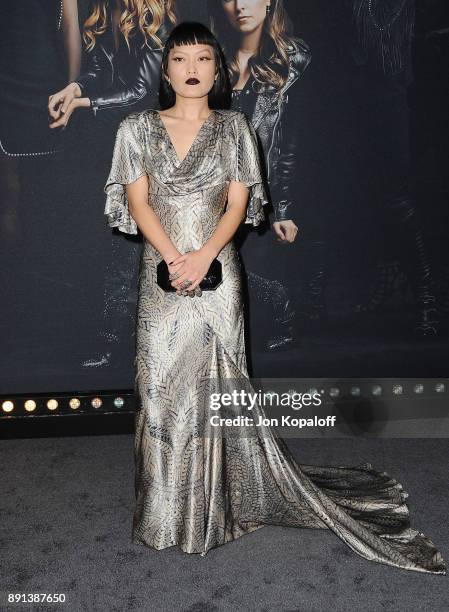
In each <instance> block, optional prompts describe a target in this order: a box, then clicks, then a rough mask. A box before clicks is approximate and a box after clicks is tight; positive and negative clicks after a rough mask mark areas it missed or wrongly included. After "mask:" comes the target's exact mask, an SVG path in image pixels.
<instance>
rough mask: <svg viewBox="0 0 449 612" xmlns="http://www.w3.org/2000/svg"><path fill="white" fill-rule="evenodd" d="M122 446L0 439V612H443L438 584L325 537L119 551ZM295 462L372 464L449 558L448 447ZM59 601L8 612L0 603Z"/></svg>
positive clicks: (336, 443)
mask: <svg viewBox="0 0 449 612" xmlns="http://www.w3.org/2000/svg"><path fill="white" fill-rule="evenodd" d="M132 444H133V440H132V436H129V435H123V436H100V437H72V438H46V439H44V438H41V439H20V440H6V441H1V442H0V449H1V471H0V487H1V489H0V490H1V501H0V513H1V522H0V551H1V565H2V568H1V576H0V594H1V598H0V609H1V610H70V611H72V610H75V611H78V610H107V611H120V612H122V611H125V610H151V611H152V610H157V611H159V610H164V611H165V610H177V611H178V610H179V611H183V612H200V611H201V612H203V611H212V612H215V611H220V610H233V611H236V610H245V611H247V610H258V611H265V610H266V611H270V612H271V611H276V612H292V611H301V612H304V611H306V612H309V611H320V612H321V611H322V610H325V611H327V610H332V611H340V610H341V611H345V612H347V611H348V610H364V611H366V610H369V611H371V610H394V611H396V610H404V611H414V610H419V611H420V612H421V611H423V610H425V611H427V610H432V611H434V612H437V611H443V610H444V611H446V610H448V609H449V576H444V575H431V574H422V573H418V572H412V571H406V570H401V569H396V568H393V567H389V566H387V565H381V564H377V563H374V562H371V561H367V560H365V559H363V558H361V557H359V556H358V555H356V553H354V552H353V551H352V550H351V549H350V548H348V547H347V546H346V545H345V544H344V543H343V542H342V541H341V540H340V539H339V538H338V537H337V536H336V535H335V534H334V533H333V532H331V531H328V530H315V529H296V528H287V527H271V526H267V527H264V528H263V529H260V530H258V531H256V532H254V533H251V534H247V535H245V536H243V537H242V538H240V539H238V540H236V541H235V542H231V543H228V544H226V545H224V546H221V547H219V548H216V549H213V550H212V551H210V552H209V553H208V554H207V555H206V556H205V557H200V556H199V555H188V554H185V553H183V552H181V551H179V550H178V549H176V548H170V549H166V550H165V551H160V552H158V551H154V550H152V549H149V548H147V547H145V546H139V545H135V544H132V543H131V542H130V534H131V518H132V511H133V503H134V499H133V495H134V491H133V475H134V474H133V470H134V466H133V449H132ZM288 444H289V446H290V447H291V449H292V450H293V452H294V453H295V456H296V457H297V458H298V460H299V462H300V463H301V462H302V463H305V464H313V463H314V464H316V465H320V464H321V465H356V464H357V463H362V462H371V463H372V464H373V466H374V467H375V468H376V469H379V470H380V471H383V470H385V471H387V472H388V473H389V474H390V475H392V476H393V477H394V478H396V479H397V480H399V482H401V483H402V484H403V485H404V488H405V490H406V491H408V492H409V494H410V497H409V499H408V503H409V506H410V510H411V518H412V526H413V527H415V528H417V529H419V530H420V531H423V532H424V533H425V534H426V535H427V536H429V537H431V538H432V539H433V540H434V542H435V543H436V545H437V546H438V548H439V549H440V551H441V552H442V554H443V557H444V559H445V560H446V562H448V561H449V529H448V519H447V515H448V508H449V487H448V474H449V469H448V468H449V440H442V439H427V440H425V439H413V440H411V439H379V440H374V439H370V440H368V439H365V440H363V439H357V438H351V439H339V440H319V439H308V440H292V439H290V440H288ZM11 591H12V592H15V593H18V592H20V593H33V592H34V593H36V592H38V593H65V594H66V603H65V604H52V605H49V604H47V605H39V604H28V605H25V604H18V605H10V606H9V605H7V603H6V599H5V597H6V595H5V594H6V593H8V592H11Z"/></svg>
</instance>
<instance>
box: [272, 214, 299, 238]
mask: <svg viewBox="0 0 449 612" xmlns="http://www.w3.org/2000/svg"><path fill="white" fill-rule="evenodd" d="M273 230H274V232H275V234H276V236H277V241H278V242H294V241H295V238H296V234H297V233H298V226H297V225H295V223H294V221H292V220H291V219H287V220H286V221H275V222H274V223H273Z"/></svg>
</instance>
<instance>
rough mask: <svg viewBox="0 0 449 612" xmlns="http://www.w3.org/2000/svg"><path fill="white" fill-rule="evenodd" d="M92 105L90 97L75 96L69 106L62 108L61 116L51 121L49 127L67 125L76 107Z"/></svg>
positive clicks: (63, 126)
mask: <svg viewBox="0 0 449 612" xmlns="http://www.w3.org/2000/svg"><path fill="white" fill-rule="evenodd" d="M89 106H90V99H89V98H74V99H73V100H71V102H69V104H68V106H67V108H65V109H61V110H60V114H61V116H60V118H59V119H57V120H56V121H53V123H50V125H49V127H50V128H51V129H54V128H58V127H62V128H63V129H64V128H65V127H66V126H67V124H68V122H69V119H70V117H71V115H72V113H73V111H74V110H75V109H76V108H80V107H84V108H88V107H89Z"/></svg>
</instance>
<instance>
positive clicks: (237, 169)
mask: <svg viewBox="0 0 449 612" xmlns="http://www.w3.org/2000/svg"><path fill="white" fill-rule="evenodd" d="M235 138H236V147H235V155H234V156H233V159H232V171H231V180H233V181H238V182H241V183H244V184H245V185H246V187H248V189H249V198H248V205H247V209H246V219H245V223H248V224H251V225H253V226H256V225H259V224H260V223H262V221H264V220H265V213H264V209H263V206H264V205H265V204H268V198H267V194H266V191H265V186H264V183H263V172H262V166H261V158H260V154H259V147H258V143H257V136H256V132H255V130H254V128H253V126H252V125H251V123H250V122H249V121H248V119H247V118H246V115H245V114H244V113H240V112H239V113H237V119H236V122H235Z"/></svg>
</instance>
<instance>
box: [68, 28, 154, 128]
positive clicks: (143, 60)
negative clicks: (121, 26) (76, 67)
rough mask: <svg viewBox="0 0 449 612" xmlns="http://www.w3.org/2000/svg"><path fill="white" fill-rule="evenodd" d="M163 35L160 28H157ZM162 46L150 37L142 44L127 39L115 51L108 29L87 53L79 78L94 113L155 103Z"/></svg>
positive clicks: (128, 110)
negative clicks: (128, 44)
mask: <svg viewBox="0 0 449 612" xmlns="http://www.w3.org/2000/svg"><path fill="white" fill-rule="evenodd" d="M158 35H159V36H160V37H161V36H162V34H161V32H158ZM161 59H162V50H161V49H160V48H159V47H157V46H156V44H155V43H152V42H151V41H150V42H149V43H148V45H145V46H144V47H143V48H141V47H140V45H137V44H133V45H131V49H130V50H128V47H127V45H126V43H125V41H124V40H122V41H121V44H120V47H119V49H118V50H117V51H116V50H115V47H114V41H113V36H112V32H111V31H110V29H109V30H108V31H106V32H105V33H104V34H103V35H102V36H101V39H99V40H97V42H96V45H95V47H94V48H93V50H92V51H90V52H88V53H87V55H86V64H87V65H86V68H85V70H84V71H83V72H82V74H81V75H80V76H79V77H78V78H77V79H76V83H78V85H79V86H80V89H81V95H82V97H88V98H90V102H91V108H92V110H93V112H94V115H95V116H97V114H98V115H99V116H100V115H101V116H102V118H103V117H104V115H108V114H110V113H106V112H105V111H116V113H115V114H119V115H120V114H128V113H131V112H137V111H139V110H143V109H145V108H148V107H151V106H154V104H155V103H156V101H157V94H158V90H159V77H160V69H161Z"/></svg>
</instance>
